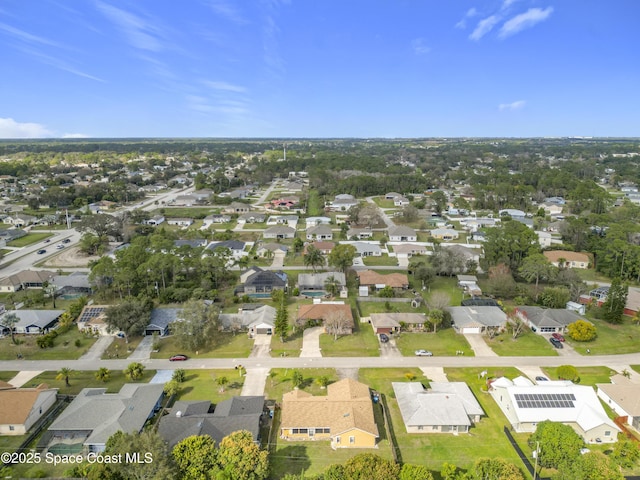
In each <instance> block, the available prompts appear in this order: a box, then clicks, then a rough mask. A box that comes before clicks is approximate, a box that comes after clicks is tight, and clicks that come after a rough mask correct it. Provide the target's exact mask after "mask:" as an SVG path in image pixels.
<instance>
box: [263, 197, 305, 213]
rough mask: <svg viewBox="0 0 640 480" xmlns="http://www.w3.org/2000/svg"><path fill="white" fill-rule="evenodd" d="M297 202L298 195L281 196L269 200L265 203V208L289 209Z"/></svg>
mask: <svg viewBox="0 0 640 480" xmlns="http://www.w3.org/2000/svg"><path fill="white" fill-rule="evenodd" d="M299 203H300V197H297V196H289V197H283V198H277V199H274V200H271V201H270V202H269V203H268V204H267V208H275V209H282V210H291V209H292V208H293V207H295V206H296V205H298V204H299Z"/></svg>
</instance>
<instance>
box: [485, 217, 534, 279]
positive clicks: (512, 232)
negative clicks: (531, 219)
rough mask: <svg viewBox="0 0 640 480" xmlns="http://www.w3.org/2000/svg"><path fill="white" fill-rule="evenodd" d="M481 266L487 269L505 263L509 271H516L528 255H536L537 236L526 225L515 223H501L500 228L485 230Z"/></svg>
mask: <svg viewBox="0 0 640 480" xmlns="http://www.w3.org/2000/svg"><path fill="white" fill-rule="evenodd" d="M483 246H484V258H483V260H482V262H481V263H482V265H483V268H484V269H485V270H487V269H488V268H489V267H493V266H496V265H499V264H500V263H505V264H507V265H508V266H509V268H510V269H511V271H514V272H516V271H518V270H519V268H520V266H521V265H522V262H523V261H524V259H525V258H526V257H528V256H529V255H533V254H535V253H538V252H539V250H540V247H539V246H538V236H537V235H536V234H535V232H534V231H533V230H532V229H530V228H529V227H527V226H526V225H524V224H522V223H520V222H516V221H510V222H503V223H502V225H501V226H500V227H494V228H489V229H487V233H486V241H485V242H484V244H483Z"/></svg>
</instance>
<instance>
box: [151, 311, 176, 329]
mask: <svg viewBox="0 0 640 480" xmlns="http://www.w3.org/2000/svg"><path fill="white" fill-rule="evenodd" d="M181 311H182V309H181V308H154V309H153V310H151V319H150V320H149V325H147V328H149V327H156V328H159V329H162V330H164V329H165V328H167V326H168V325H169V324H171V323H173V322H175V321H176V320H177V319H178V314H179V313H180V312H181Z"/></svg>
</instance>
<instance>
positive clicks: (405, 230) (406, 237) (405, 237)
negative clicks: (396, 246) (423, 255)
mask: <svg viewBox="0 0 640 480" xmlns="http://www.w3.org/2000/svg"><path fill="white" fill-rule="evenodd" d="M417 240H418V235H417V234H416V231H415V230H414V229H413V228H410V227H406V226H404V225H399V226H395V227H391V228H390V229H389V241H390V242H415V241H417Z"/></svg>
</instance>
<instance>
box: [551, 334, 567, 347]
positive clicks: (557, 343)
mask: <svg viewBox="0 0 640 480" xmlns="http://www.w3.org/2000/svg"><path fill="white" fill-rule="evenodd" d="M549 341H550V342H551V345H553V346H554V347H556V348H564V347H563V346H562V342H561V341H560V340H558V339H557V338H553V337H551V338H550V339H549Z"/></svg>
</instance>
